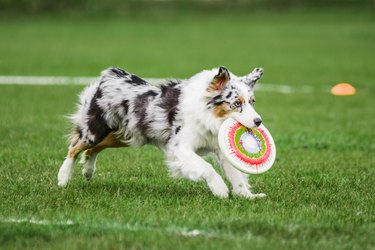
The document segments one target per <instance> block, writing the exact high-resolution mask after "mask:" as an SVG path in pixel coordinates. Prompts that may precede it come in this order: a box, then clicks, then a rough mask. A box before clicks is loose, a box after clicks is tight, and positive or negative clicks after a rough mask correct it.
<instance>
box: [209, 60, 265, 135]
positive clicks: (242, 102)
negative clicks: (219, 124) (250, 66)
mask: <svg viewBox="0 0 375 250" xmlns="http://www.w3.org/2000/svg"><path fill="white" fill-rule="evenodd" d="M212 72H213V77H212V80H211V82H210V83H209V87H208V89H207V91H208V92H209V101H208V102H207V106H208V108H209V109H210V110H212V111H213V113H214V115H215V116H216V117H218V118H220V119H225V118H228V117H232V118H234V119H235V120H237V121H238V122H240V123H241V124H242V125H244V126H245V127H248V128H256V127H258V126H260V124H261V123H262V118H261V117H260V115H259V114H258V113H257V112H256V111H255V108H254V103H255V98H254V86H255V84H256V82H257V80H259V79H260V78H261V77H262V75H263V69H262V68H256V69H254V70H253V72H251V73H250V74H248V75H246V76H242V77H237V76H235V75H233V74H232V73H230V72H229V71H228V70H227V69H226V68H225V67H220V68H218V69H214V70H213V71H212Z"/></svg>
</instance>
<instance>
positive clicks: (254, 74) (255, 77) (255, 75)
mask: <svg viewBox="0 0 375 250" xmlns="http://www.w3.org/2000/svg"><path fill="white" fill-rule="evenodd" d="M263 72H264V70H263V69H262V68H255V69H254V70H253V72H251V80H252V81H258V80H259V79H260V78H261V77H262V75H263Z"/></svg>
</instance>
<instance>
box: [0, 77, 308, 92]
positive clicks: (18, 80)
mask: <svg viewBox="0 0 375 250" xmlns="http://www.w3.org/2000/svg"><path fill="white" fill-rule="evenodd" d="M97 79H98V78H97V77H83V76H0V84H21V85H24V84H26V85H64V84H78V85H88V84H90V83H92V82H94V81H95V80H97ZM146 80H147V81H149V82H151V83H153V84H155V85H157V84H159V83H161V82H162V81H163V79H162V78H146ZM256 90H257V91H265V92H277V93H281V94H291V93H310V92H312V91H313V89H312V87H311V86H307V85H305V86H299V87H292V86H288V85H280V84H272V83H261V84H257V85H256Z"/></svg>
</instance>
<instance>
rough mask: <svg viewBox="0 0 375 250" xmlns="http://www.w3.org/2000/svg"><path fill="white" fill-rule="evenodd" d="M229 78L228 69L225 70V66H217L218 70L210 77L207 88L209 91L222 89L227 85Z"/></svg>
mask: <svg viewBox="0 0 375 250" xmlns="http://www.w3.org/2000/svg"><path fill="white" fill-rule="evenodd" d="M229 80H230V75H229V71H228V70H227V68H225V67H223V66H221V67H220V68H219V72H218V73H217V75H216V76H215V77H214V78H213V79H212V81H211V83H210V87H209V90H210V91H220V90H223V89H224V88H225V86H226V85H227V83H228V82H229Z"/></svg>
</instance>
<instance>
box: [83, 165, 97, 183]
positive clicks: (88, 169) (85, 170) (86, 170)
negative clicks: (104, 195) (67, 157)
mask: <svg viewBox="0 0 375 250" xmlns="http://www.w3.org/2000/svg"><path fill="white" fill-rule="evenodd" d="M94 172H95V168H92V167H84V168H83V169H82V175H83V177H85V179H86V180H88V181H89V180H91V178H92V176H93V175H94Z"/></svg>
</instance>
